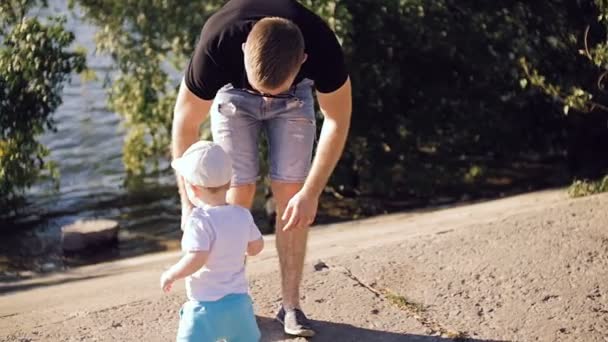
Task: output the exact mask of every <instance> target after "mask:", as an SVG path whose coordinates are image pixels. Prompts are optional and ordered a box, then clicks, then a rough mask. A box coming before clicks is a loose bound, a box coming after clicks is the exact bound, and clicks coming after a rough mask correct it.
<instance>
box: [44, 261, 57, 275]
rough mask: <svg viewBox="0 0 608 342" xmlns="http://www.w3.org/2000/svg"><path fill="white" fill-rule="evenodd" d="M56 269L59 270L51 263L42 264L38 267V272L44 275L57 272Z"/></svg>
mask: <svg viewBox="0 0 608 342" xmlns="http://www.w3.org/2000/svg"><path fill="white" fill-rule="evenodd" d="M57 268H59V267H58V266H57V265H55V264H54V263H52V262H47V263H44V264H42V266H40V270H41V271H42V272H44V273H48V272H53V271H55V270H57Z"/></svg>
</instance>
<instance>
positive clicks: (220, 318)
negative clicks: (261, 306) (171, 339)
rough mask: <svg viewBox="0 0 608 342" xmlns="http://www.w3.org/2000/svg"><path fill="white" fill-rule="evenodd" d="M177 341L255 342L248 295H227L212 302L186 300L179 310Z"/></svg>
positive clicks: (255, 326)
mask: <svg viewBox="0 0 608 342" xmlns="http://www.w3.org/2000/svg"><path fill="white" fill-rule="evenodd" d="M179 317H180V319H179V328H178V330H177V339H176V341H177V342H217V341H225V342H258V341H259V340H260V337H261V334H260V329H259V328H258V324H257V322H256V320H255V315H254V313H253V305H252V303H251V297H249V295H247V294H229V295H227V296H225V297H223V298H221V299H219V300H217V301H214V302H197V301H192V300H191V301H188V302H186V303H185V304H184V305H183V306H182V309H181V310H180V312H179Z"/></svg>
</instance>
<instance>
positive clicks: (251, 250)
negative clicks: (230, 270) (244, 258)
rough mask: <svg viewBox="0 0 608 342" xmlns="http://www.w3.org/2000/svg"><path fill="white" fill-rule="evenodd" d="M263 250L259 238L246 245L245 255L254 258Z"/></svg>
mask: <svg viewBox="0 0 608 342" xmlns="http://www.w3.org/2000/svg"><path fill="white" fill-rule="evenodd" d="M263 249H264V239H263V238H259V239H258V240H254V241H251V242H249V243H248V244H247V255H248V256H254V255H258V254H260V252H261V251H262V250H263Z"/></svg>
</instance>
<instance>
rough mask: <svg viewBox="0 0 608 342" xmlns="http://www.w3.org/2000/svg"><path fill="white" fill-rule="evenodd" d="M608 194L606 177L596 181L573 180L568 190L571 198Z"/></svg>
mask: <svg viewBox="0 0 608 342" xmlns="http://www.w3.org/2000/svg"><path fill="white" fill-rule="evenodd" d="M602 192H608V175H606V176H605V177H604V178H603V179H601V180H598V181H588V180H575V181H574V182H573V183H572V185H570V187H569V188H568V195H570V197H573V198H577V197H584V196H589V195H594V194H599V193H602Z"/></svg>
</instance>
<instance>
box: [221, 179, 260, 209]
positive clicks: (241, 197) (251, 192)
mask: <svg viewBox="0 0 608 342" xmlns="http://www.w3.org/2000/svg"><path fill="white" fill-rule="evenodd" d="M254 196H255V184H244V185H239V186H233V187H231V188H230V190H228V194H227V195H226V202H228V203H230V204H235V205H240V206H241V207H244V208H247V209H251V207H252V206H253V197H254Z"/></svg>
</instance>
